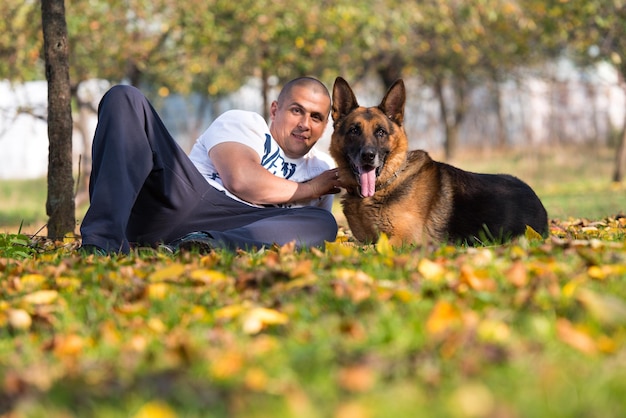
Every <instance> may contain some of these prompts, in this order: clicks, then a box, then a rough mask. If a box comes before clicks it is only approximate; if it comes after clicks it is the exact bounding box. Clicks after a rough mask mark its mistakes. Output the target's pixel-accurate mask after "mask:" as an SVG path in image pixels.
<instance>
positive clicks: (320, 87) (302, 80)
mask: <svg viewBox="0 0 626 418" xmlns="http://www.w3.org/2000/svg"><path fill="white" fill-rule="evenodd" d="M294 87H308V88H310V89H311V90H313V91H316V92H318V93H323V94H325V95H326V96H327V97H328V100H329V101H330V93H329V92H328V89H327V88H326V86H325V85H324V83H322V82H321V81H319V80H318V79H317V78H314V77H306V76H305V77H298V78H294V79H293V80H291V81H289V82H287V84H285V85H284V86H283V88H282V90H281V91H280V93H279V94H278V99H277V100H276V101H277V102H278V106H282V104H283V102H284V101H285V99H286V98H288V97H290V96H291V89H293V88H294Z"/></svg>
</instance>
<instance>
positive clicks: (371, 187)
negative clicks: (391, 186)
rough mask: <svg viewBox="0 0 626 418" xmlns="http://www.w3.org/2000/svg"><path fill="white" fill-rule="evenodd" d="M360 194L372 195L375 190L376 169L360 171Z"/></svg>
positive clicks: (364, 195)
mask: <svg viewBox="0 0 626 418" xmlns="http://www.w3.org/2000/svg"><path fill="white" fill-rule="evenodd" d="M359 176H360V178H361V194H362V195H363V197H370V196H374V192H375V191H376V170H370V171H361V174H359Z"/></svg>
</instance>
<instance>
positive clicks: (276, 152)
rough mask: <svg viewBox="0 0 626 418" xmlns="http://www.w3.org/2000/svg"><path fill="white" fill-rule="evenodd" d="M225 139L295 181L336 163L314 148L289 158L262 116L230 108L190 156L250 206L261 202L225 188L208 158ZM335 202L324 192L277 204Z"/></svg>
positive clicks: (219, 185) (327, 205) (213, 181)
mask: <svg viewBox="0 0 626 418" xmlns="http://www.w3.org/2000/svg"><path fill="white" fill-rule="evenodd" d="M222 142H239V143H241V144H244V145H247V146H249V147H251V148H252V149H254V150H255V151H256V152H257V154H259V157H260V158H261V165H262V166H263V167H265V168H266V169H267V170H268V171H269V172H270V173H272V174H274V175H275V176H278V177H281V178H284V179H288V180H292V181H295V182H303V181H306V180H310V179H312V178H313V177H316V176H317V175H319V174H321V173H322V172H324V171H326V170H328V169H330V168H333V167H334V166H335V164H334V161H333V160H332V158H331V157H330V156H329V155H328V154H326V153H324V152H321V151H319V150H316V149H315V148H313V149H311V151H309V152H308V154H306V155H305V156H304V157H302V158H297V159H293V158H289V157H287V156H286V155H285V153H284V152H283V150H282V149H281V148H280V147H279V146H278V143H277V142H276V141H275V140H274V138H272V135H271V134H270V130H269V127H268V125H267V123H266V122H265V120H264V119H263V117H262V116H261V115H259V114H257V113H254V112H248V111H244V110H229V111H227V112H225V113H223V114H222V115H220V116H219V117H218V118H217V119H215V121H213V123H212V124H211V125H210V126H209V127H208V129H207V130H206V131H204V133H203V134H202V135H200V137H199V138H198V139H197V140H196V143H195V144H194V146H193V148H192V149H191V152H190V153H189V158H191V161H193V163H194V164H195V166H196V167H197V168H198V170H199V171H200V173H202V175H203V176H204V178H205V179H206V180H207V181H208V182H209V184H211V186H213V187H215V188H216V189H217V190H220V191H224V192H225V193H226V195H227V196H229V197H231V198H232V199H235V200H238V201H240V202H244V203H246V204H248V205H251V206H258V205H254V204H252V203H250V202H246V201H244V200H242V199H240V198H238V197H237V196H235V195H233V194H232V193H230V192H229V191H228V190H226V188H225V187H224V184H223V183H222V179H221V178H220V176H219V173H218V172H217V170H216V168H215V166H214V165H213V161H211V159H210V158H209V150H210V149H211V148H213V147H214V146H215V145H217V144H220V143H222ZM332 204H333V195H325V196H322V197H320V198H319V199H315V200H311V201H308V202H298V203H289V204H283V205H275V206H279V207H302V206H318V207H321V208H323V209H326V210H328V211H330V210H331V209H332ZM259 207H260V206H259Z"/></svg>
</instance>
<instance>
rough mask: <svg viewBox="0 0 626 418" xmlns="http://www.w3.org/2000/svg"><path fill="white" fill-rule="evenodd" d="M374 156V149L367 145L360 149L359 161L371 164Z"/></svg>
mask: <svg viewBox="0 0 626 418" xmlns="http://www.w3.org/2000/svg"><path fill="white" fill-rule="evenodd" d="M375 158H376V150H375V149H374V148H371V147H368V148H364V149H363V150H361V161H362V162H363V163H365V164H372V163H373V162H374V159H375Z"/></svg>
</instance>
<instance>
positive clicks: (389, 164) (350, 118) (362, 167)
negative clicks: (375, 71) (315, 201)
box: [330, 77, 408, 197]
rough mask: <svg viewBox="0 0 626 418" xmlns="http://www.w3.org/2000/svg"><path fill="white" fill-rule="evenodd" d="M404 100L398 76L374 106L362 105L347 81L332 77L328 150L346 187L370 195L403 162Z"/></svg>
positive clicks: (404, 146) (405, 142)
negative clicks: (333, 80)
mask: <svg viewBox="0 0 626 418" xmlns="http://www.w3.org/2000/svg"><path fill="white" fill-rule="evenodd" d="M405 100H406V92H405V89H404V82H403V81H402V80H398V81H396V82H395V83H394V84H393V85H392V86H391V87H390V88H389V90H388V91H387V93H386V94H385V97H383V100H382V101H381V102H380V104H379V105H378V106H376V107H362V106H359V104H358V102H357V100H356V97H355V95H354V93H353V91H352V89H351V88H350V86H349V85H348V83H347V82H346V81H345V80H344V79H343V78H341V77H337V79H336V80H335V85H334V87H333V105H332V117H333V128H334V131H333V135H332V139H331V144H330V153H331V155H332V157H333V158H334V159H335V161H336V162H337V165H338V166H339V168H340V169H341V174H340V175H341V179H342V182H343V183H344V186H345V187H346V189H347V190H348V191H351V190H356V191H357V192H359V193H360V195H361V196H363V197H368V196H372V195H374V193H375V191H376V187H377V185H378V186H379V185H381V184H384V183H385V182H386V181H387V180H388V179H390V178H391V176H393V175H394V174H395V173H396V171H397V170H399V169H400V167H401V166H402V165H403V164H404V162H405V160H406V152H407V147H408V143H407V138H406V135H405V133H404V128H403V127H402V123H403V120H404V102H405ZM346 171H348V172H350V173H351V174H350V175H347V173H346ZM352 173H354V175H352Z"/></svg>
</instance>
